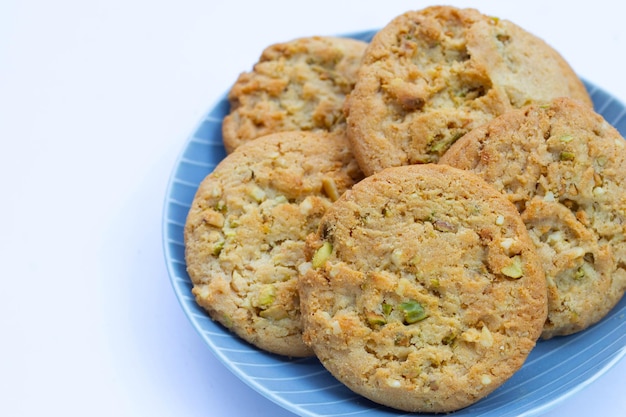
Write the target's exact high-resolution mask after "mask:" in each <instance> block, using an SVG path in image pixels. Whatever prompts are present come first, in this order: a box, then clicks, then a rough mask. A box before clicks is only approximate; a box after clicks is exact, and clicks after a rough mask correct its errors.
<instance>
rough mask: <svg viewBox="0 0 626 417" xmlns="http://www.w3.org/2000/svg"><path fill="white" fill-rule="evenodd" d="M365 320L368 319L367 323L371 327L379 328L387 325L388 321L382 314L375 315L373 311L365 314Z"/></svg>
mask: <svg viewBox="0 0 626 417" xmlns="http://www.w3.org/2000/svg"><path fill="white" fill-rule="evenodd" d="M365 318H366V319H367V323H368V324H369V325H370V326H374V327H378V326H383V325H385V324H387V319H386V318H385V316H383V315H382V314H378V313H374V312H373V311H368V312H367V313H365Z"/></svg>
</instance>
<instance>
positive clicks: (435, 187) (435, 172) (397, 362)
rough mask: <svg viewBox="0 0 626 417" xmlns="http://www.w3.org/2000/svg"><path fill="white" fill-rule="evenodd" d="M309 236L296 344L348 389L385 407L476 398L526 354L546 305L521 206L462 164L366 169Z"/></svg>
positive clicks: (444, 406) (441, 406) (455, 404)
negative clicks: (303, 343) (300, 335)
mask: <svg viewBox="0 0 626 417" xmlns="http://www.w3.org/2000/svg"><path fill="white" fill-rule="evenodd" d="M307 247H308V250H309V255H308V257H309V258H310V259H311V262H310V265H307V266H308V270H306V272H304V273H303V275H302V276H301V278H300V279H299V286H298V288H299V291H300V298H301V305H302V319H303V325H304V339H305V341H306V343H308V344H309V345H310V346H311V347H312V348H313V350H314V351H315V353H316V355H317V356H318V357H319V359H320V361H321V362H322V364H323V365H324V366H325V367H326V368H327V369H328V370H329V371H330V372H331V373H332V374H333V375H334V376H335V377H336V378H337V379H339V380H340V381H341V382H343V383H344V384H346V385H347V386H348V387H349V388H351V389H352V390H353V391H355V392H357V393H359V394H361V395H363V396H365V397H367V398H369V399H371V400H373V401H376V402H378V403H381V404H384V405H387V406H390V407H393V408H397V409H401V410H405V411H410V412H449V411H453V410H458V409H460V408H463V407H466V406H468V405H470V404H472V403H474V402H476V401H478V400H479V399H480V398H482V397H484V396H485V395H487V394H488V393H490V392H491V391H493V390H494V389H495V388H497V387H498V386H500V385H501V384H502V383H503V382H504V381H506V380H507V379H508V378H509V377H510V376H511V375H513V373H514V372H515V371H517V370H518V369H519V368H520V367H521V366H522V364H523V362H524V361H525V359H526V357H527V355H528V354H529V352H530V351H531V349H532V348H533V347H534V346H535V342H536V339H537V338H538V337H539V335H540V333H541V329H542V326H543V323H544V321H545V318H546V312H547V302H546V283H545V277H544V274H543V270H542V269H541V265H540V263H539V259H538V256H537V254H536V252H535V249H534V245H533V243H532V241H531V240H530V238H529V236H528V232H527V230H526V228H525V227H524V224H523V222H522V220H521V219H520V216H519V213H518V212H517V210H516V209H515V206H513V205H512V204H511V203H510V202H509V201H507V199H506V197H504V196H503V195H502V194H501V193H499V192H498V191H496V190H495V189H494V188H493V187H491V186H489V185H488V184H486V183H485V182H484V181H482V180H481V179H480V178H479V177H478V176H476V175H474V174H472V173H470V172H467V171H462V170H458V169H455V168H452V167H448V166H443V165H433V164H422V165H412V166H403V167H392V168H388V169H385V170H383V171H380V172H378V173H376V174H374V175H372V176H370V177H367V178H365V179H364V180H362V181H361V182H360V183H358V184H356V185H355V186H354V187H353V188H352V189H351V190H350V191H347V192H346V193H345V194H344V195H343V196H342V197H341V198H340V199H339V200H337V201H336V202H335V203H334V204H333V206H332V207H331V208H330V209H328V211H327V212H326V214H325V215H324V217H323V218H322V221H321V223H320V226H319V230H318V232H317V234H316V235H312V236H311V237H310V238H309V239H308V241H307ZM303 269H304V268H303Z"/></svg>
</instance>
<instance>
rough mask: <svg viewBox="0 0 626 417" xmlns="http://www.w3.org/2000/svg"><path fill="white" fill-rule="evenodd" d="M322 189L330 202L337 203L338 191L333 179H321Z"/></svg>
mask: <svg viewBox="0 0 626 417" xmlns="http://www.w3.org/2000/svg"><path fill="white" fill-rule="evenodd" d="M322 188H323V189H324V193H325V194H326V195H327V196H328V198H330V200H331V201H337V199H338V198H339V191H338V190H337V184H335V180H334V179H332V178H330V177H324V178H322Z"/></svg>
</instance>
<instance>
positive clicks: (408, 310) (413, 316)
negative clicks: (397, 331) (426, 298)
mask: <svg viewBox="0 0 626 417" xmlns="http://www.w3.org/2000/svg"><path fill="white" fill-rule="evenodd" d="M398 307H399V308H400V310H402V312H403V313H404V322H405V323H406V324H413V323H417V322H418V321H421V320H424V319H425V318H426V317H428V315H427V314H426V311H425V310H424V307H422V305H421V304H420V303H418V302H417V301H415V300H409V301H405V302H404V303H400V304H399V305H398Z"/></svg>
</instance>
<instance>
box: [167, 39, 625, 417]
mask: <svg viewBox="0 0 626 417" xmlns="http://www.w3.org/2000/svg"><path fill="white" fill-rule="evenodd" d="M373 34H374V32H373V31H367V32H361V33H357V34H353V35H348V36H350V37H353V38H356V39H362V40H365V41H369V40H370V39H371V37H372V35H373ZM585 85H586V86H587V88H588V90H589V92H590V94H591V97H592V99H593V101H594V105H595V109H596V111H597V112H598V113H600V114H601V115H603V116H604V118H605V119H606V120H607V121H608V122H610V123H611V124H612V125H614V126H615V127H616V128H617V129H618V130H619V131H620V133H621V134H622V135H623V136H626V108H625V107H624V106H623V105H622V104H621V103H620V102H619V101H618V100H616V99H614V98H613V97H611V96H610V95H609V94H607V93H606V92H605V91H603V90H601V89H599V88H598V87H596V86H594V85H593V84H591V83H589V82H585ZM228 109H229V106H228V102H227V101H226V99H225V98H223V99H222V100H220V101H219V102H218V103H217V105H215V106H214V107H213V108H212V109H211V110H210V111H209V112H208V113H207V114H206V116H205V117H204V118H203V120H201V121H200V123H199V125H198V126H197V128H196V129H195V131H194V133H193V134H192V135H191V137H190V138H188V139H187V142H186V143H185V144H184V147H183V150H182V152H181V154H180V156H179V158H178V161H177V163H176V165H175V167H174V170H173V172H172V175H171V178H170V183H169V185H168V188H167V192H166V199H165V205H164V213H163V239H164V242H163V245H164V253H165V258H166V263H167V268H168V272H169V276H170V279H171V282H172V285H173V289H174V292H175V294H176V296H177V297H178V300H179V301H180V304H181V306H182V308H183V310H184V312H185V313H186V315H187V317H188V318H189V320H190V321H191V323H192V325H193V326H194V327H195V329H196V330H197V331H198V333H199V334H200V336H201V337H202V338H203V339H204V341H205V342H206V343H207V345H208V346H209V349H210V350H211V351H212V352H213V353H214V354H215V355H216V356H217V357H218V358H219V359H220V360H221V361H222V362H223V364H224V366H226V367H227V368H228V369H230V370H231V371H232V372H233V373H234V374H235V375H237V376H238V377H239V378H241V379H242V380H243V381H244V382H245V383H247V384H248V385H250V386H251V387H252V388H254V389H255V390H257V391H258V392H259V393H261V394H262V395H264V396H266V397H267V398H269V399H270V400H272V401H274V402H276V403H277V404H279V405H281V406H283V407H284V408H286V409H288V410H290V411H291V412H293V413H295V414H297V415H300V416H311V417H313V416H315V417H320V416H359V417H361V416H362V417H382V416H395V417H399V416H401V415H403V414H402V413H398V412H397V411H394V410H391V409H388V408H385V407H382V406H380V405H377V404H374V403H372V402H370V401H368V400H366V399H364V398H362V397H360V396H358V395H355V394H354V393H353V392H351V391H350V390H348V389H347V388H346V387H344V386H343V385H342V384H341V383H339V382H338V381H337V380H336V379H334V378H333V377H332V376H331V375H330V374H329V373H328V372H327V371H326V370H325V369H324V368H323V367H322V366H321V365H320V363H319V362H318V361H317V360H316V359H314V358H308V359H286V358H283V357H278V356H274V355H271V354H267V353H265V352H261V351H259V350H258V349H256V348H254V347H252V346H250V345H248V344H246V343H245V342H242V341H241V340H239V339H238V338H237V337H234V336H233V335H232V334H230V333H229V332H228V331H227V330H225V328H223V327H221V326H220V325H219V324H217V323H215V322H213V321H212V320H211V319H210V318H209V317H208V316H207V315H206V313H205V312H204V311H203V310H202V309H200V308H199V307H198V306H197V305H196V303H195V301H194V299H193V297H192V295H191V282H190V279H189V276H188V275H187V272H186V269H185V258H184V243H183V226H184V223H185V218H186V216H187V211H188V210H189V207H190V204H191V202H192V200H193V197H194V194H195V191H196V188H197V187H198V185H199V184H200V181H202V179H203V178H204V177H205V176H206V175H207V174H208V173H209V172H211V171H212V170H213V168H214V167H215V165H216V164H217V163H218V162H219V161H221V160H222V158H224V156H225V151H224V147H223V146H222V133H221V123H222V118H223V117H224V115H225V114H226V113H227V111H228ZM625 315H626V297H625V298H624V299H622V300H621V302H620V303H619V305H617V306H616V307H615V308H614V309H613V310H612V311H611V312H610V313H609V314H608V315H607V316H606V317H605V318H604V320H602V321H601V322H600V323H598V324H597V325H595V326H593V327H591V328H590V329H587V330H585V331H584V332H581V333H579V334H577V335H573V336H568V337H561V338H556V339H552V340H549V341H540V342H539V343H538V344H537V346H536V348H535V349H534V350H533V351H532V352H531V354H530V356H529V357H528V359H527V361H526V363H525V364H524V366H523V367H522V369H521V370H519V371H518V372H517V373H516V374H515V375H514V376H513V377H512V378H511V379H510V380H508V381H507V382H506V383H505V384H504V385H503V386H501V387H500V388H499V389H497V390H496V391H494V392H493V393H492V394H491V395H489V396H488V397H486V398H484V399H483V400H481V401H479V402H478V403H476V404H474V405H473V406H471V407H468V408H466V409H464V410H461V411H458V412H456V413H454V415H455V416H498V417H505V416H516V417H517V416H536V415H539V414H541V413H544V412H545V411H547V410H549V409H550V408H552V407H553V406H554V405H556V404H557V403H558V402H559V401H562V400H563V399H565V398H567V397H569V396H571V395H573V394H575V393H576V392H578V391H579V390H581V389H582V388H584V387H585V386H587V385H589V384H590V383H592V382H593V381H594V380H595V379H597V378H598V377H599V376H601V375H602V374H603V373H604V372H606V371H607V370H608V369H609V368H611V366H613V365H614V364H615V363H616V362H617V361H619V360H620V359H621V358H622V357H623V356H624V354H626V320H625ZM407 415H408V414H407Z"/></svg>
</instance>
